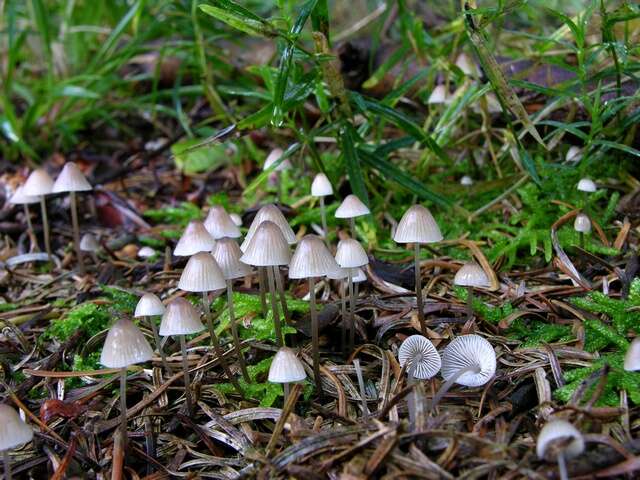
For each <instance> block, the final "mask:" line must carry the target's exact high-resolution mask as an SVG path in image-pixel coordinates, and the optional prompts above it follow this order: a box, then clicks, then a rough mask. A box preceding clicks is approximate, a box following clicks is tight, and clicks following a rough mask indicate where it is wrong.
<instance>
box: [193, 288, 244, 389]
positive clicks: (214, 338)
mask: <svg viewBox="0 0 640 480" xmlns="http://www.w3.org/2000/svg"><path fill="white" fill-rule="evenodd" d="M202 305H203V307H204V316H205V318H206V319H207V327H208V328H209V336H210V337H211V345H213V350H214V351H215V352H216V355H217V357H218V359H219V360H220V366H221V367H222V370H224V374H225V375H226V376H227V379H228V380H229V381H230V382H231V383H232V385H233V387H234V388H235V389H236V390H237V391H238V393H239V394H240V396H241V397H243V398H244V392H243V391H242V387H241V386H240V384H239V383H238V380H237V379H236V377H235V376H234V375H233V373H231V369H229V365H227V361H226V360H225V358H224V351H223V350H222V347H221V346H220V342H219V341H218V336H217V335H216V331H215V329H214V328H213V320H212V318H211V307H210V305H209V295H208V293H207V292H202Z"/></svg>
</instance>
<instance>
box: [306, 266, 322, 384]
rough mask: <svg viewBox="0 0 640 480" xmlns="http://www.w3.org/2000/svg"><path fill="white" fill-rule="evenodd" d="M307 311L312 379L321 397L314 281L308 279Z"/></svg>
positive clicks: (312, 278) (310, 278)
mask: <svg viewBox="0 0 640 480" xmlns="http://www.w3.org/2000/svg"><path fill="white" fill-rule="evenodd" d="M309 310H310V311H311V344H312V349H313V378H314V380H315V382H316V389H317V390H318V395H319V396H322V380H321V379H320V346H319V343H320V342H319V341H318V312H317V310H316V279H315V278H314V277H309Z"/></svg>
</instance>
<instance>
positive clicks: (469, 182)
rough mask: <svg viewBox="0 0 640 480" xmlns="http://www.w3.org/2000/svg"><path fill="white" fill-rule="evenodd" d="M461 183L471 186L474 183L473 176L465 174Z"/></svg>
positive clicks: (464, 185)
mask: <svg viewBox="0 0 640 480" xmlns="http://www.w3.org/2000/svg"><path fill="white" fill-rule="evenodd" d="M460 185H462V186H463V187H470V186H471V185H473V178H471V177H470V176H469V175H465V176H463V177H462V178H461V179H460Z"/></svg>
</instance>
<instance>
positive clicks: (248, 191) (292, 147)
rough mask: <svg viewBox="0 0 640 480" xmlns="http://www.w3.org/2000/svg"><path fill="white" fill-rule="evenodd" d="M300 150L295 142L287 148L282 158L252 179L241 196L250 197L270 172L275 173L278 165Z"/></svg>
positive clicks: (299, 146)
mask: <svg viewBox="0 0 640 480" xmlns="http://www.w3.org/2000/svg"><path fill="white" fill-rule="evenodd" d="M300 148H301V145H300V144H299V143H297V142H296V143H294V144H292V145H290V146H289V148H287V149H286V150H285V151H284V153H283V154H282V156H281V157H280V159H279V160H278V161H277V162H275V163H274V164H273V165H272V166H271V167H269V168H268V169H267V170H264V171H263V172H262V173H261V174H260V175H258V176H257V177H256V178H254V179H253V181H252V182H251V183H250V184H249V185H247V188H245V189H244V193H243V195H250V194H251V193H253V192H254V191H255V190H256V188H258V187H259V186H260V185H262V183H263V182H264V181H265V180H267V177H269V175H270V174H271V172H273V171H275V169H276V167H277V166H278V165H280V163H282V162H284V160H285V159H286V158H289V157H290V156H291V155H293V154H294V153H296V152H297V151H298V150H300Z"/></svg>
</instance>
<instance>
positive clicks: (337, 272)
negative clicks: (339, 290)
mask: <svg viewBox="0 0 640 480" xmlns="http://www.w3.org/2000/svg"><path fill="white" fill-rule="evenodd" d="M348 276H349V269H348V268H342V267H340V266H339V265H338V262H336V268H334V269H333V270H331V271H329V272H327V278H328V279H329V280H344V279H345V278H347V277H348Z"/></svg>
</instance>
